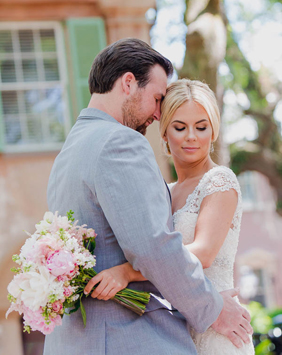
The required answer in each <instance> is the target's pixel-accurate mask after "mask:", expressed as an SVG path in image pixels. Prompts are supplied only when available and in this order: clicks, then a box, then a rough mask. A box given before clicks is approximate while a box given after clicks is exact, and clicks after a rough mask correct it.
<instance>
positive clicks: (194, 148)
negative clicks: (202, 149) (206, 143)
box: [182, 147, 199, 153]
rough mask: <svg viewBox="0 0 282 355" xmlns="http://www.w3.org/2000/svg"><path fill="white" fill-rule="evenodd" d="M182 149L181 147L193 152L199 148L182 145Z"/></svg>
mask: <svg viewBox="0 0 282 355" xmlns="http://www.w3.org/2000/svg"><path fill="white" fill-rule="evenodd" d="M182 149H183V150H184V151H185V152H189V153H194V152H196V151H197V150H198V149H199V148H197V147H182Z"/></svg>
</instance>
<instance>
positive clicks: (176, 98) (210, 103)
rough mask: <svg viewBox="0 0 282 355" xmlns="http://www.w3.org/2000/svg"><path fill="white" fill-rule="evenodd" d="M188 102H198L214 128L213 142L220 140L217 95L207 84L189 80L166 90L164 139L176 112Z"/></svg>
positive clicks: (163, 120) (163, 119) (162, 132)
mask: <svg viewBox="0 0 282 355" xmlns="http://www.w3.org/2000/svg"><path fill="white" fill-rule="evenodd" d="M188 101H194V102H196V103H197V104H199V105H201V106H202V107H203V108H204V109H205V111H206V112H207V114H208V117H209V119H210V123H211V127H212V142H215V141H216V140H217V138H218V134H219V126H220V113H219V108H218V105H217V101H216V98H215V95H214V93H213V91H212V90H211V89H210V88H209V86H208V85H207V84H204V83H202V82H201V81H198V80H189V79H180V80H177V81H175V82H174V83H171V84H170V85H169V86H168V87H167V89H166V95H165V98H164V100H163V102H162V106H161V112H162V114H161V119H160V133H161V137H162V138H164V135H165V132H166V129H167V127H168V125H169V124H170V121H171V119H172V116H173V115H174V113H175V111H176V110H177V109H178V108H179V107H180V106H181V105H182V104H184V103H185V102H188Z"/></svg>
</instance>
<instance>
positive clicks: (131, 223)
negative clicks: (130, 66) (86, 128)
mask: <svg viewBox="0 0 282 355" xmlns="http://www.w3.org/2000/svg"><path fill="white" fill-rule="evenodd" d="M95 170H96V171H95V172H93V174H94V179H93V182H94V185H93V189H94V190H95V193H96V195H97V198H98V201H99V203H100V205H101V208H102V210H103V212H104V214H105V216H106V218H107V220H108V222H109V224H110V226H111V228H112V230H113V232H114V234H115V236H116V238H117V240H118V242H119V244H120V246H121V248H122V250H123V252H124V254H125V257H126V259H127V260H128V261H129V262H130V263H131V264H132V266H133V268H134V269H135V270H139V271H141V273H142V275H144V276H145V277H146V278H147V279H148V280H150V281H151V282H152V283H153V284H154V285H155V286H156V287H157V288H158V289H159V291H160V292H161V293H162V295H163V296H164V297H165V298H166V299H167V300H168V301H169V302H171V303H172V304H173V305H174V307H176V308H177V309H178V310H179V311H180V312H181V313H182V314H183V315H184V316H185V317H186V319H187V320H188V322H189V324H190V325H192V326H193V327H194V328H195V329H196V330H197V331H199V332H203V331H205V330H206V329H207V328H208V327H209V326H210V325H211V324H212V323H213V322H214V321H215V320H216V319H217V317H218V315H219V313H220V312H221V309H222V304H223V301H222V297H221V296H220V295H219V294H218V293H217V292H216V291H215V289H214V288H213V287H212V286H211V284H210V282H209V281H208V280H207V279H206V278H205V277H204V274H203V270H202V266H201V264H200V262H199V260H198V259H197V258H196V257H194V256H193V255H192V254H190V253H189V252H188V251H187V250H186V249H185V248H184V247H183V245H182V236H181V234H180V233H178V232H170V230H169V228H168V227H167V220H168V218H169V213H170V212H169V210H170V206H169V205H168V202H167V199H166V192H165V189H166V187H165V184H164V182H163V179H162V176H161V174H160V171H159V169H158V166H157V164H156V161H155V157H154V154H153V151H152V149H151V147H150V145H149V143H148V141H147V140H146V138H144V137H143V136H141V135H140V134H139V133H137V132H135V131H132V130H131V129H129V128H125V127H122V128H120V129H119V130H117V131H115V132H114V133H113V134H111V136H110V137H109V138H108V140H107V141H106V142H105V144H104V146H103V147H102V148H101V152H100V154H99V158H98V164H97V165H96V166H95Z"/></svg>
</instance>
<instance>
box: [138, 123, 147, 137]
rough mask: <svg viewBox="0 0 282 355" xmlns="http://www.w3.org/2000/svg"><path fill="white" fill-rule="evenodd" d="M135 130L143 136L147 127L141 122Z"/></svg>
mask: <svg viewBox="0 0 282 355" xmlns="http://www.w3.org/2000/svg"><path fill="white" fill-rule="evenodd" d="M136 131H137V132H139V133H141V134H143V136H145V134H146V132H147V127H146V126H145V125H144V124H142V125H141V126H139V127H137V128H136Z"/></svg>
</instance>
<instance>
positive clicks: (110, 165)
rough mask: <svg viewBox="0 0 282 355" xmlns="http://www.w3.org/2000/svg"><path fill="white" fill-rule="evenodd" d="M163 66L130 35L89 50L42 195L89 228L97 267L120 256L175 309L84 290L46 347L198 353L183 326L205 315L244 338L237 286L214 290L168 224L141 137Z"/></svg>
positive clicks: (166, 71) (162, 88)
mask: <svg viewBox="0 0 282 355" xmlns="http://www.w3.org/2000/svg"><path fill="white" fill-rule="evenodd" d="M171 74H172V65H171V63H170V62H169V61H168V60H167V59H166V58H164V57H163V56H161V55H160V54H159V53H158V52H156V51H155V50H153V49H152V48H151V47H150V46H149V45H147V44H146V43H144V42H142V41H140V40H137V39H124V40H120V41H117V42H115V43H113V44H112V45H110V46H109V47H107V48H105V49H104V50H103V51H102V52H101V53H100V54H99V55H98V56H97V57H96V58H95V60H94V63H93V66H92V69H91V72H90V76H89V88H90V93H91V95H92V96H91V100H90V102H89V105H88V108H86V109H83V110H82V111H81V113H80V116H79V117H78V120H77V122H76V124H75V125H74V127H73V128H72V130H71V132H70V134H69V136H68V138H67V140H66V142H65V145H64V147H63V149H62V151H61V152H60V154H59V155H58V156H57V158H56V161H55V163H54V166H53V169H52V172H51V176H50V181H49V185H48V204H49V208H50V210H51V211H53V212H54V211H59V213H60V214H66V212H67V211H68V210H69V209H72V210H74V211H75V218H76V219H78V220H79V224H84V223H85V224H87V225H88V227H89V228H90V227H92V228H94V229H95V231H96V233H97V235H98V236H97V238H96V250H95V254H96V257H97V265H96V267H95V270H96V271H98V272H99V271H101V270H104V269H107V268H110V267H113V266H115V265H119V264H122V263H125V262H126V261H127V260H128V261H129V262H130V263H131V264H132V266H133V267H134V269H136V270H139V271H141V273H142V275H144V276H145V277H146V278H147V279H148V280H149V281H144V282H135V283H131V284H129V286H128V287H129V288H133V289H139V290H144V291H148V292H152V293H153V294H155V295H156V296H158V297H159V298H163V297H165V298H166V299H167V300H168V301H169V302H170V303H172V305H173V307H175V308H176V309H177V310H178V311H179V312H180V313H179V312H177V311H176V310H173V311H169V310H167V309H164V306H163V304H162V302H160V301H159V300H158V298H155V297H152V300H151V301H150V303H149V305H148V307H147V312H146V313H145V314H144V315H143V316H142V317H139V316H138V315H136V314H135V313H133V312H132V311H130V310H128V309H126V308H124V307H122V306H120V305H118V304H116V303H114V302H112V301H106V302H103V301H99V300H97V299H93V298H91V297H88V298H87V299H85V301H84V305H85V309H86V314H87V325H86V327H85V328H84V327H83V322H82V317H81V315H80V313H79V312H76V313H74V314H72V315H71V316H64V319H63V325H62V327H57V328H56V329H55V331H54V332H53V333H52V334H50V335H48V336H47V337H46V342H45V349H44V354H45V355H61V354H68V355H72V354H73V355H77V354H81V355H90V354H95V355H103V354H108V355H121V354H135V355H149V354H150V355H169V354H170V355H182V354H183V355H184V354H185V355H187V354H196V350H195V347H194V344H193V341H192V339H191V337H190V334H189V328H190V327H193V328H194V329H195V330H196V331H198V332H204V331H205V330H206V329H207V328H208V327H209V326H211V325H212V324H213V327H214V329H216V330H217V331H219V332H221V333H223V334H225V335H227V336H228V337H229V338H230V339H231V341H232V342H233V343H234V344H235V345H236V346H238V347H240V346H241V344H242V340H244V341H246V342H247V341H248V340H247V339H248V336H247V332H251V327H250V325H249V315H248V313H247V312H246V311H245V310H244V309H243V308H241V307H240V306H239V305H238V304H237V303H236V302H235V301H233V299H232V297H231V296H234V294H235V293H236V292H235V291H234V290H233V291H230V292H229V291H227V292H224V293H222V294H221V295H220V294H219V293H217V292H216V291H215V289H214V288H213V287H212V285H211V284H210V282H209V280H208V279H207V278H205V276H204V274H203V270H202V266H201V264H200V262H199V260H198V259H197V258H196V257H195V256H193V255H192V254H190V253H189V252H188V251H187V250H186V249H185V248H184V247H183V245H182V236H181V234H180V233H178V232H173V231H172V216H171V207H170V200H169V192H168V190H167V187H166V185H165V183H164V181H163V178H162V175H161V173H160V171H159V169H158V166H157V163H156V161H155V158H154V154H153V151H152V149H151V147H150V145H149V143H148V141H147V140H146V138H145V137H144V136H143V135H144V134H145V132H146V128H147V127H148V126H149V125H150V124H151V123H152V122H153V121H154V120H159V119H160V104H161V101H162V99H163V97H164V95H165V93H166V86H167V77H168V76H170V75H171ZM140 133H142V134H140Z"/></svg>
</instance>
